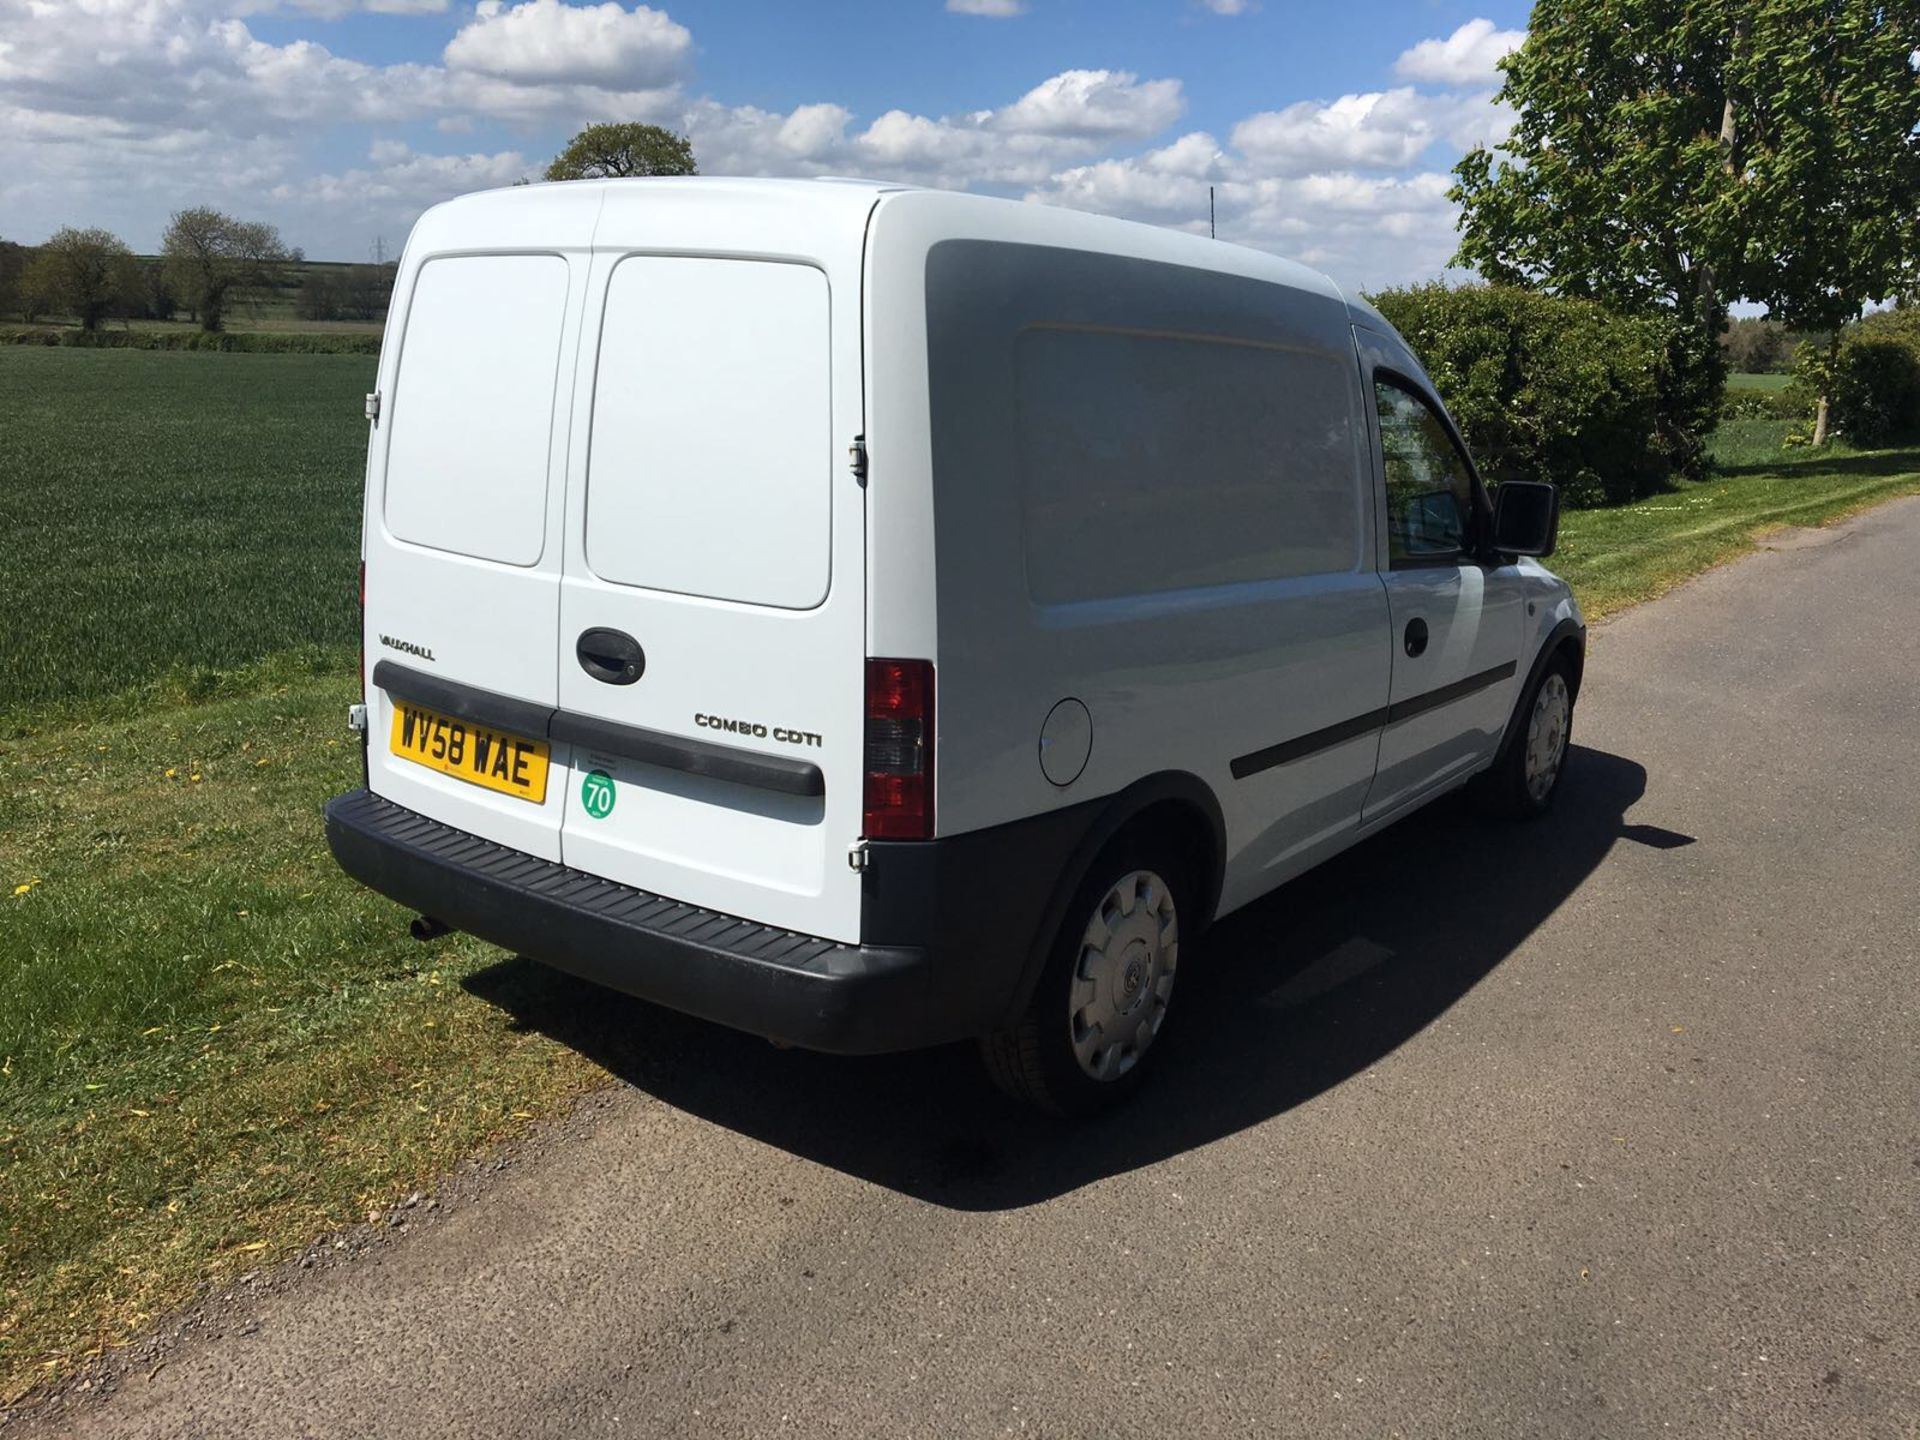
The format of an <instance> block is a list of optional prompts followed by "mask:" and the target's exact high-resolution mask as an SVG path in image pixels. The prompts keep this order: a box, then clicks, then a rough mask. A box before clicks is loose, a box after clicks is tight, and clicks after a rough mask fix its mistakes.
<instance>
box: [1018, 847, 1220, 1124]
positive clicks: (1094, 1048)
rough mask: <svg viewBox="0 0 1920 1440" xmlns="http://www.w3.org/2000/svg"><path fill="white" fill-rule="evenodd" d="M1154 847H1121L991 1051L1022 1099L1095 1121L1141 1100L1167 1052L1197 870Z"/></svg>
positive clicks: (1105, 860)
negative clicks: (1155, 1060)
mask: <svg viewBox="0 0 1920 1440" xmlns="http://www.w3.org/2000/svg"><path fill="white" fill-rule="evenodd" d="M1168 849H1169V847H1167V846H1165V845H1164V844H1160V843H1157V842H1155V841H1154V840H1153V839H1152V838H1151V837H1149V836H1125V835H1123V836H1121V837H1119V838H1117V839H1116V840H1115V841H1114V843H1113V844H1111V845H1109V846H1108V847H1107V849H1106V850H1105V851H1103V852H1102V854H1101V856H1100V858H1099V859H1098V860H1096V861H1095V862H1094V864H1093V866H1092V867H1091V869H1089V871H1088V872H1087V877H1086V879H1085V881H1083V882H1082V884H1081V885H1080V888H1079V889H1078V890H1077V891H1076V892H1075V894H1074V897H1073V900H1072V902H1071V903H1070V904H1069V905H1068V907H1067V911H1066V916H1065V918H1064V919H1063V920H1062V922H1061V925H1060V930H1059V933H1058V934H1057V935H1056V936H1055V937H1054V941H1053V945H1052V948H1051V950H1050V951H1049V954H1048V957H1047V963H1046V968H1045V970H1043V971H1042V972H1041V976H1040V981H1039V983H1038V984H1037V985H1036V986H1035V987H1034V993H1033V999H1032V1000H1031V1001H1030V1002H1029V1004H1028V1006H1027V1011H1026V1013H1025V1014H1024V1015H1023V1016H1022V1017H1021V1018H1020V1020H1019V1021H1018V1023H1016V1024H1015V1025H1013V1026H1012V1027H1011V1028H1009V1029H1007V1030H1003V1031H1001V1032H999V1033H998V1034H995V1035H989V1036H987V1037H986V1038H985V1039H983V1040H982V1041H981V1044H980V1049H981V1054H982V1056H983V1058H984V1059H985V1061H986V1065H987V1070H988V1072H989V1073H990V1074H991V1075H992V1076H993V1078H994V1081H995V1083H996V1084H998V1085H999V1086H1000V1088H1001V1089H1003V1090H1005V1091H1006V1092H1007V1093H1008V1094H1009V1095H1012V1096H1013V1097H1014V1098H1015V1099H1018V1100H1024V1101H1026V1102H1027V1103H1029V1104H1032V1105H1036V1106H1038V1107H1039V1108H1040V1109H1042V1110H1046V1111H1048V1112H1049V1113H1051V1114H1054V1115H1061V1116H1067V1117H1079V1116H1084V1115H1091V1114H1094V1113H1095V1112H1097V1111H1100V1110H1104V1109H1106V1108H1107V1107H1108V1106H1111V1105H1114V1104H1117V1103H1119V1102H1120V1101H1121V1100H1124V1099H1125V1098H1126V1097H1127V1096H1129V1095H1131V1094H1132V1093H1133V1092H1134V1090H1135V1089H1137V1088H1138V1087H1139V1085H1140V1083H1141V1080H1142V1079H1143V1078H1144V1076H1145V1074H1146V1069H1147V1065H1148V1062H1149V1061H1150V1060H1151V1058H1152V1056H1153V1055H1154V1054H1155V1053H1156V1052H1157V1051H1158V1050H1159V1048H1160V1047H1159V1046H1158V1045H1157V1044H1156V1043H1155V1042H1156V1041H1157V1040H1158V1039H1159V1038H1160V1037H1161V1035H1162V1033H1163V1032H1164V1029H1165V1026H1166V1020H1167V1016H1168V1014H1169V1013H1170V1007H1171V1002H1172V999H1173V995H1174V992H1175V988H1176V987H1175V984H1174V982H1175V980H1177V979H1178V976H1179V965H1180V954H1181V941H1182V935H1181V921H1182V918H1183V917H1190V916H1197V915H1198V913H1199V911H1198V909H1197V902H1196V900H1195V898H1194V888H1193V885H1192V883H1191V882H1190V881H1189V879H1188V870H1187V868H1186V867H1185V866H1183V865H1181V864H1180V863H1179V861H1178V860H1177V858H1176V857H1174V856H1173V855H1171V854H1169V853H1168Z"/></svg>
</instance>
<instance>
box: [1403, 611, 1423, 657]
mask: <svg viewBox="0 0 1920 1440" xmlns="http://www.w3.org/2000/svg"><path fill="white" fill-rule="evenodd" d="M1426 648H1427V622H1426V621H1424V620H1422V619H1421V618H1420V617H1419V616H1418V615H1416V616H1414V617H1413V619H1411V620H1409V621H1407V635H1406V651H1407V655H1408V657H1409V658H1411V657H1412V656H1415V655H1418V654H1419V653H1420V652H1421V651H1423V650H1425V649H1426Z"/></svg>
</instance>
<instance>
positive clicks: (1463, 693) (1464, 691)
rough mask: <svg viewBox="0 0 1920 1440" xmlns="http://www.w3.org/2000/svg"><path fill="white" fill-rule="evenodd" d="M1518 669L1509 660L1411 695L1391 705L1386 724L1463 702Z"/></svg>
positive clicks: (1496, 683)
mask: <svg viewBox="0 0 1920 1440" xmlns="http://www.w3.org/2000/svg"><path fill="white" fill-rule="evenodd" d="M1519 668H1520V667H1519V666H1518V665H1517V664H1515V663H1514V662H1513V661H1511V660H1509V661H1507V663H1506V664H1504V665H1496V666H1494V667H1493V669H1491V670H1482V671H1481V672H1480V673H1479V674H1478V675H1469V676H1467V678H1466V679H1464V680H1456V681H1454V682H1453V684H1451V685H1442V686H1441V687H1440V688H1439V689H1438V690H1429V691H1427V693H1426V694H1424V695H1412V696H1409V697H1408V698H1407V699H1405V700H1402V701H1400V702H1398V703H1397V704H1395V705H1393V706H1392V707H1391V708H1390V709H1388V711H1387V723H1388V724H1389V725H1391V724H1393V723H1394V722H1396V721H1399V720H1411V719H1412V718H1413V717H1414V716H1416V715H1424V714H1426V713H1427V711H1429V710H1437V709H1439V708H1440V707H1441V706H1442V705H1449V704H1452V703H1453V702H1454V701H1455V700H1464V699H1466V697H1467V696H1469V695H1471V694H1473V692H1474V691H1476V690H1484V689H1486V688H1487V687H1488V686H1489V685H1498V684H1499V683H1500V682H1501V681H1502V680H1505V679H1506V678H1507V677H1508V676H1509V675H1511V674H1513V672H1514V671H1515V670H1517V669H1519Z"/></svg>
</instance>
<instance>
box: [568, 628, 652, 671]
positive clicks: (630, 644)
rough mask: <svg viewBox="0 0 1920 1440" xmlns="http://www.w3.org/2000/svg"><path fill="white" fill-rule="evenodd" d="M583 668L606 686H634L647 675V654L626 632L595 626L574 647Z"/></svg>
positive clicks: (583, 634) (582, 635) (584, 633)
mask: <svg viewBox="0 0 1920 1440" xmlns="http://www.w3.org/2000/svg"><path fill="white" fill-rule="evenodd" d="M573 653H574V654H575V656H577V657H578V658H579V661H580V668H581V669H582V670H584V671H586V672H587V674H589V675H591V676H592V677H593V678H594V679H596V680H598V681H600V682H601V683H602V684H605V685H631V684H633V682H634V681H636V680H638V679H639V678H640V677H641V676H642V675H644V674H646V673H647V652H646V651H644V650H642V649H641V648H640V642H639V641H638V640H636V639H634V638H633V637H632V636H631V635H629V634H627V633H626V632H625V631H624V630H609V629H606V628H605V627H604V626H595V627H594V628H593V629H591V630H588V631H585V632H583V633H582V634H581V636H580V640H579V643H578V644H576V645H575V646H574V647H573Z"/></svg>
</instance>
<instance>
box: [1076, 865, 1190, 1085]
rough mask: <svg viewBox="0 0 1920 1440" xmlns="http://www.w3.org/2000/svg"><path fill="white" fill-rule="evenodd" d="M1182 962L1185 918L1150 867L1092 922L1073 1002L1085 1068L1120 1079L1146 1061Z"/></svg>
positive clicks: (1129, 878) (1121, 887)
mask: <svg viewBox="0 0 1920 1440" xmlns="http://www.w3.org/2000/svg"><path fill="white" fill-rule="evenodd" d="M1179 963H1180V917H1179V916H1178V915H1177V914H1175V913H1174V908H1173V892H1172V891H1171V890H1169V889H1168V888H1167V882H1166V881H1164V880H1162V879H1161V878H1160V877H1159V876H1158V875H1156V874H1154V873H1153V872H1152V871H1151V870H1135V871H1134V872H1133V873H1132V874H1130V875H1126V876H1122V877H1121V879H1120V880H1118V881H1117V882H1116V883H1115V884H1114V886H1113V888H1112V889H1111V890H1109V891H1107V894H1106V898H1105V899H1103V900H1102V901H1101V902H1100V903H1099V905H1097V906H1095V907H1094V912H1093V918H1092V919H1090V920H1088V921H1087V929H1086V933H1085V934H1083V935H1082V936H1081V937H1080V959H1079V963H1078V964H1077V965H1075V967H1074V972H1073V990H1072V993H1071V994H1070V995H1069V996H1068V999H1067V1006H1068V1023H1069V1026H1070V1034H1071V1037H1072V1040H1073V1053H1074V1058H1075V1059H1077V1060H1078V1061H1079V1062H1080V1068H1081V1069H1082V1070H1084V1071H1086V1072H1087V1074H1089V1075H1091V1076H1092V1077H1093V1078H1094V1079H1096V1080H1117V1079H1118V1078H1119V1077H1120V1076H1122V1075H1124V1074H1126V1073H1127V1071H1129V1070H1131V1069H1132V1068H1133V1067H1134V1066H1135V1065H1137V1064H1138V1063H1139V1062H1140V1057H1141V1056H1142V1055H1144V1054H1145V1053H1146V1051H1147V1047H1148V1046H1149V1045H1151V1044H1152V1043H1153V1038H1154V1036H1156V1035H1158V1034H1159V1033H1160V1024H1161V1022H1162V1021H1163V1020H1165V1019H1166V1017H1167V997H1168V996H1169V995H1171V994H1172V993H1173V975H1174V970H1175V968H1176V967H1177V966H1178V965H1179Z"/></svg>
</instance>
